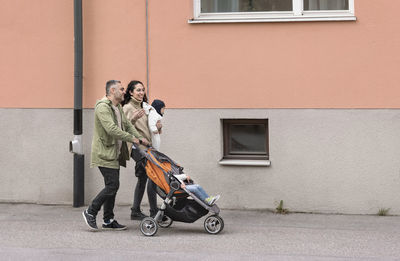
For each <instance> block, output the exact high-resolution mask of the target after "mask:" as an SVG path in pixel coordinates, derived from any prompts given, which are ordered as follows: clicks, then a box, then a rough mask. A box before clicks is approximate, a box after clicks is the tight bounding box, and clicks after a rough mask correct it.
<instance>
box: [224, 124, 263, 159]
mask: <svg viewBox="0 0 400 261" xmlns="http://www.w3.org/2000/svg"><path fill="white" fill-rule="evenodd" d="M222 122H223V135H224V156H223V157H224V159H256V160H257V159H260V160H265V159H268V158H269V156H268V154H269V153H268V119H224V120H223V121H222Z"/></svg>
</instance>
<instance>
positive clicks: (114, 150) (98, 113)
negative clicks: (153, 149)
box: [82, 80, 148, 230]
mask: <svg viewBox="0 0 400 261" xmlns="http://www.w3.org/2000/svg"><path fill="white" fill-rule="evenodd" d="M124 94H125V90H124V87H122V85H121V82H120V81H115V80H111V81H108V82H107V83H106V97H104V98H103V99H101V100H99V101H97V103H96V106H95V111H94V114H95V118H94V134H93V140H92V158H91V163H90V167H94V166H97V167H98V168H99V169H100V172H101V174H102V175H103V177H104V184H105V188H104V189H103V190H101V191H100V193H99V194H98V195H97V196H96V197H95V199H94V200H93V201H92V203H91V204H90V205H89V208H88V209H86V210H85V211H83V213H82V215H83V218H84V219H85V222H86V224H87V225H88V226H89V227H90V229H92V230H97V229H98V227H97V224H96V215H97V213H98V212H99V210H100V208H101V206H103V211H104V216H103V220H104V222H103V225H102V228H103V229H110V230H124V229H126V226H124V225H121V224H119V223H118V222H117V221H116V220H115V219H114V204H115V197H116V194H117V191H118V188H119V168H120V166H123V167H126V161H127V160H129V153H128V146H127V144H126V142H133V143H136V144H144V145H147V144H148V141H147V140H146V139H144V138H143V137H142V136H141V135H140V134H139V133H138V132H137V130H136V129H135V127H134V126H133V125H132V124H131V123H130V122H129V121H128V120H127V119H126V117H125V114H124V113H123V112H122V108H121V105H120V102H121V101H122V100H123V99H124Z"/></svg>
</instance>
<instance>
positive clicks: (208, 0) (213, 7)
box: [201, 0, 293, 13]
mask: <svg viewBox="0 0 400 261" xmlns="http://www.w3.org/2000/svg"><path fill="white" fill-rule="evenodd" d="M292 10H293V6H292V0H202V1H201V12H202V13H226V12H276V11H292Z"/></svg>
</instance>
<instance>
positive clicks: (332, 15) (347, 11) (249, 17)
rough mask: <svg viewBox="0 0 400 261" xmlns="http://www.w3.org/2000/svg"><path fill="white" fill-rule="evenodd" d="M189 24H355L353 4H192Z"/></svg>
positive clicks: (210, 0)
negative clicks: (351, 21)
mask: <svg viewBox="0 0 400 261" xmlns="http://www.w3.org/2000/svg"><path fill="white" fill-rule="evenodd" d="M193 7H194V18H193V19H191V20H189V23H229V22H288V21H342V20H356V17H355V16H354V0H193Z"/></svg>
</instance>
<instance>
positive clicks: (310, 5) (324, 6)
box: [304, 0, 349, 11]
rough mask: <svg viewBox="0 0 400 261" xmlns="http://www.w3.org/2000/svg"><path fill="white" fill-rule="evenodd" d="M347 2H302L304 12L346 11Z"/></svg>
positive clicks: (342, 0) (315, 0)
mask: <svg viewBox="0 0 400 261" xmlns="http://www.w3.org/2000/svg"><path fill="white" fill-rule="evenodd" d="M348 9H349V0H304V10H305V11H311V10H316V11H320V10H348Z"/></svg>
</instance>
